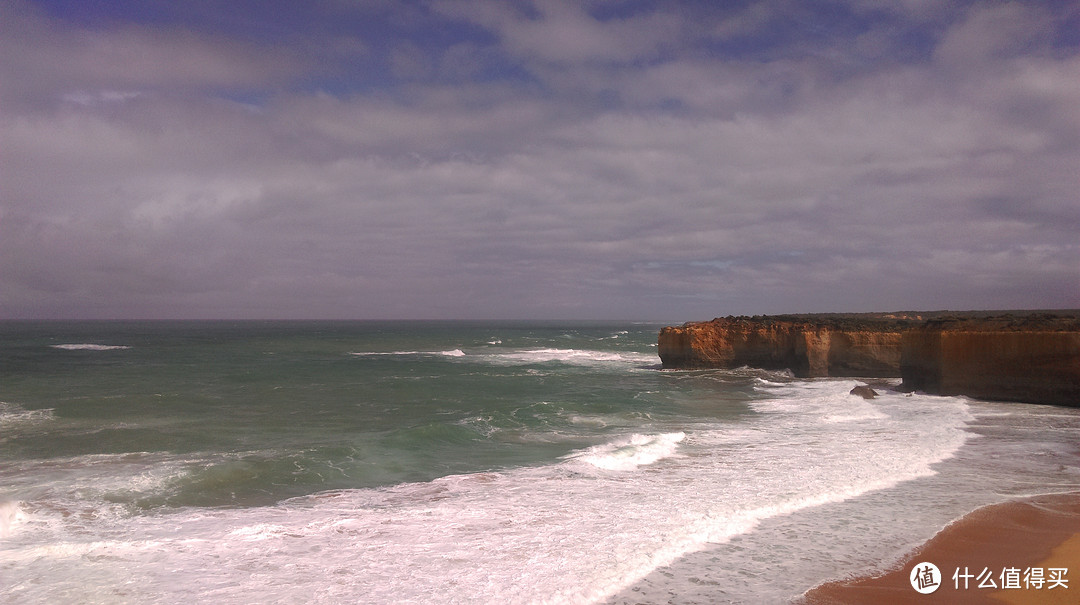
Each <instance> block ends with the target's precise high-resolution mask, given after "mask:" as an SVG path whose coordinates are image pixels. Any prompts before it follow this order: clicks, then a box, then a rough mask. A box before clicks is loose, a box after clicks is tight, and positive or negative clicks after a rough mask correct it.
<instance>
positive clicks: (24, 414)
mask: <svg viewBox="0 0 1080 605" xmlns="http://www.w3.org/2000/svg"><path fill="white" fill-rule="evenodd" d="M52 418H53V411H52V409H51V408H46V409H42V410H27V409H23V408H22V407H21V406H19V405H16V404H14V403H7V402H4V401H0V426H3V427H10V426H16V425H26V424H36V423H39V422H44V421H47V420H52Z"/></svg>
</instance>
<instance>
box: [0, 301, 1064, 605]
mask: <svg viewBox="0 0 1080 605" xmlns="http://www.w3.org/2000/svg"><path fill="white" fill-rule="evenodd" d="M660 327H661V326H660V325H659V324H648V323H628V322H627V323H584V322H577V323H575V322H560V323H551V322H548V323H545V322H254V321H251V322H228V321H220V322H2V323H0V603H13V604H14V603H19V604H33V603H42V604H44V603H50V604H51V603H61V602H65V603H184V604H190V603H215V604H221V605H226V604H232V603H500V604H501V603H598V604H608V603H610V604H614V603H627V604H629V603H702V604H704V603H710V604H712V603H766V602H775V603H782V602H787V601H791V600H792V599H797V598H798V596H799V595H800V594H801V593H802V592H803V591H805V590H807V589H808V588H810V587H812V586H814V585H815V584H817V583H820V582H823V581H825V580H829V579H836V578H838V577H844V576H848V575H854V574H858V573H865V572H867V571H872V570H880V569H884V568H887V567H888V566H889V565H890V564H892V563H894V562H895V561H897V560H898V558H899V557H900V556H901V555H903V554H904V553H905V552H907V551H908V550H910V549H911V548H913V547H914V546H916V545H918V544H919V543H921V542H922V541H924V540H926V539H927V538H929V537H931V536H932V535H933V534H934V533H936V532H937V531H938V530H940V529H941V528H942V527H943V526H944V525H945V524H947V523H948V522H949V521H951V520H953V519H956V518H958V517H960V516H961V515H963V514H965V513H967V512H969V511H971V510H973V509H974V508H976V507H978V506H981V505H984V504H990V503H994V502H1000V501H1002V500H1005V499H1008V498H1013V497H1018V496H1025V495H1033V494H1039V493H1050V492H1064V491H1074V490H1077V489H1080V462H1078V460H1080V456H1078V451H1077V444H1078V442H1080V440H1078V439H1077V436H1078V434H1080V433H1078V430H1080V410H1078V409H1070V408H1056V407H1048V406H1036V405H1025V404H1010V403H990V402H982V401H976V400H972V399H968V398H963V397H938V396H929V395H924V394H904V393H900V392H897V391H894V390H891V389H890V388H889V387H890V386H896V385H897V384H898V382H899V381H898V380H896V381H887V382H886V383H885V384H881V383H880V382H879V383H875V388H876V389H877V390H878V392H879V393H880V396H879V397H877V398H875V399H872V400H864V399H862V398H861V397H857V396H853V395H850V394H849V393H848V391H849V390H850V389H851V388H852V387H853V386H855V384H858V383H860V381H857V380H854V379H810V380H806V379H796V378H793V377H792V376H791V375H790V374H788V373H785V372H770V371H761V370H754V369H748V368H742V369H736V370H692V371H691V370H680V371H671V370H663V369H661V367H660V360H659V358H658V357H657V353H656V337H657V332H658V330H659V328H660Z"/></svg>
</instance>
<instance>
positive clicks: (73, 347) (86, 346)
mask: <svg viewBox="0 0 1080 605" xmlns="http://www.w3.org/2000/svg"><path fill="white" fill-rule="evenodd" d="M49 346H51V347H52V348H54V349H63V350H65V351H118V350H121V349H130V348H131V347H129V346H127V345H99V344H93V343H75V344H62V345H49Z"/></svg>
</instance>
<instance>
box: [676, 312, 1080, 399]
mask: <svg viewBox="0 0 1080 605" xmlns="http://www.w3.org/2000/svg"><path fill="white" fill-rule="evenodd" d="M658 349H659V351H658V352H659V354H660V360H661V361H662V362H663V366H664V368H680V369H687V368H737V367H741V366H749V367H754V368H762V369H772V370H781V369H787V370H790V371H791V372H792V373H793V374H794V375H795V376H798V377H815V376H847V377H860V378H873V377H879V378H880V377H899V378H902V379H903V386H902V387H901V388H902V389H904V390H910V391H914V390H919V391H924V392H927V393H933V394H941V395H967V396H970V397H975V398H979V399H991V400H1001V401H1021V402H1029V403H1047V404H1054V405H1068V406H1080V311H1053V312H1012V313H1004V312H1000V313H996V312H968V313H949V312H934V313H857V314H811V315H773V316H754V317H724V318H717V319H713V320H712V321H705V322H690V323H686V324H683V325H681V326H669V327H666V328H663V329H662V330H661V331H660V335H659V338H658Z"/></svg>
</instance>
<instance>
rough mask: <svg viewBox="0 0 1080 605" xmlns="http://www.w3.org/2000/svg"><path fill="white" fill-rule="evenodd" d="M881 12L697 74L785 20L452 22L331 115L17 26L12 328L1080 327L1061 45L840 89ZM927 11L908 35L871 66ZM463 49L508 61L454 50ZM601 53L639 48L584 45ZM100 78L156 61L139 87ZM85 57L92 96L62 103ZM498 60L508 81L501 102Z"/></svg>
mask: <svg viewBox="0 0 1080 605" xmlns="http://www.w3.org/2000/svg"><path fill="white" fill-rule="evenodd" d="M16 6H20V5H16ZM755 6H758V5H755ZM760 6H765V7H767V8H769V7H773V6H774V5H772V4H763V5H760ZM874 6H875V5H872V3H870V4H859V5H858V7H859V10H858V11H856V10H854V9H853V10H852V13H851V14H852V15H853V17H852V18H853V19H855V21H856V22H861V21H859V20H860V19H866V20H867V21H866V23H865V24H864V25H863V26H861V29H860V28H859V27H852V28H850V32H849V33H848V34H845V37H844V38H843V39H842V40H824V41H821V40H816V39H815V40H812V41H809V42H808V41H806V40H801V41H798V42H797V44H796V46H797V49H792V50H791V51H790V52H787V53H785V52H782V48H778V47H777V44H778V42H777V41H776V40H771V39H770V40H769V41H768V42H767V44H766V43H763V45H762V47H761V48H765V47H768V50H767V52H764V53H763V54H760V55H755V54H754V53H753V52H751V51H750V49H747V50H745V51H740V52H734V53H731V54H724V53H720V54H712V55H711V54H709V53H708V52H705V51H706V50H708V48H711V47H710V46H709V45H710V44H712V43H713V42H714V41H715V38H714V37H715V36H717V35H719V34H717V33H716V32H714V31H713V28H712V27H711V25H713V24H717V23H725V22H727V21H725V20H726V19H735V20H736V21H737V22H739V23H744V25H743V26H741V27H742V29H741V31H743V32H748V33H746V34H740V35H747V36H752V35H754V32H758V31H761V30H762V29H768V28H769V27H771V26H768V25H766V24H767V23H770V22H775V21H776V20H783V19H784V14H783V13H778V12H776V11H777V10H778V9H775V8H771V9H770V10H769V11H765V12H763V13H761V14H757V15H756V16H754V15H748V14H746V12H745V11H743V12H738V11H737V12H736V13H733V14H727V13H724V14H717V15H712V16H711V18H710V19H706V18H704V17H702V16H701V15H697V14H691V13H693V11H691V10H689V9H685V8H684V7H682V6H681V5H680V10H669V9H656V10H649V11H644V12H635V11H630V10H626V11H623V12H618V11H613V10H612V9H610V7H609V8H608V12H607V13H603V11H601V10H600V8H602V6H601V5H599V4H598V5H578V4H567V3H538V4H534V5H529V7H526V8H527V10H526V9H522V8H521V7H520V6H516V5H515V6H511V5H507V4H504V3H482V2H477V3H458V2H455V3H439V4H437V5H436V9H437V10H436V12H434V13H432V14H429V15H428V16H427V19H428V21H426V22H425V23H427V25H425V26H424V27H435V28H436V29H435V30H432V31H428V30H426V29H424V30H421V32H420V33H422V34H424V35H423V36H422V38H423V39H419V38H417V39H410V38H407V37H405V38H403V39H401V40H397V41H395V44H392V45H389V46H387V47H386V48H387V49H389V50H390V52H387V53H385V55H379V54H378V53H369V54H365V55H364V56H365V61H369V60H371V61H374V60H375V59H373V58H372V57H373V56H375V55H378V56H379V57H382V59H384V60H385V61H386V63H385V65H383V68H384V69H385V72H380V75H378V77H374V76H373V78H374V79H368V80H363V78H361V80H362V81H350V82H344V83H337V82H336V81H334V80H332V79H331V80H326V81H322V80H319V79H318V78H316V79H315V80H312V79H311V74H309V73H306V72H305V71H304V65H305V63H304V61H305V59H304V58H303V57H304V56H307V55H304V54H303V53H302V54H301V55H302V56H301V58H299V59H297V58H292V59H289V60H281V58H282V57H285V56H288V55H290V52H289V48H277V47H266V48H263V47H257V46H252V43H251V42H241V41H238V39H239V38H241V36H236V35H231V34H230V33H229V32H211V33H208V32H192V31H187V30H186V29H185V28H184V27H181V26H179V25H177V26H175V27H164V28H160V29H159V28H152V27H149V26H144V25H139V24H122V25H118V26H115V27H108V28H104V29H101V30H89V29H86V28H82V27H78V26H75V25H72V24H71V23H65V22H61V21H59V20H56V19H50V18H46V17H43V16H42V15H40V14H37V13H34V12H33V11H30V10H29V9H25V10H22V11H16V13H18V14H16V15H15V16H16V17H17V18H18V19H22V20H23V22H24V24H25V26H26V27H27V28H28V31H29V30H34V31H37V32H40V33H43V34H46V35H44V37H42V38H37V37H30V38H20V39H21V40H22V42H23V43H25V44H26V46H24V47H22V48H20V50H19V53H21V55H20V56H19V58H18V59H17V61H16V62H17V64H18V69H19V70H20V71H19V74H20V76H19V78H18V79H17V81H14V80H11V79H9V78H5V79H4V80H0V96H2V97H3V98H5V99H15V100H16V102H15V103H14V104H13V105H11V107H12V109H11V110H5V112H4V113H3V114H0V141H2V142H3V146H2V148H0V162H2V163H3V168H4V170H3V171H0V313H3V314H6V315H7V316H20V317H22V316H77V317H116V316H120V317H185V316H186V317H224V316H229V317H234V316H240V317H613V316H618V317H634V318H642V317H646V318H660V319H668V318H673V319H680V318H683V319H693V318H701V317H706V318H707V317H712V316H715V315H723V314H727V313H761V312H794V311H849V310H850V311H858V310H875V309H876V310H890V309H902V308H913V309H919V308H921V309H932V308H945V307H952V308H978V307H983V308H985V307H988V306H989V307H1006V306H1008V307H1047V306H1059V307H1060V306H1069V305H1070V301H1075V300H1078V299H1080V290H1078V289H1080V279H1078V274H1077V271H1078V270H1077V267H1078V266H1080V262H1078V261H1080V249H1078V247H1077V244H1076V243H1075V233H1076V229H1077V227H1078V226H1080V210H1078V209H1077V207H1076V205H1075V191H1076V190H1078V189H1080V187H1078V185H1080V183H1078V182H1077V176H1076V172H1075V166H1077V165H1080V140H1078V138H1080V135H1077V134H1076V133H1077V132H1080V109H1078V108H1080V85H1077V84H1076V83H1077V82H1080V56H1078V53H1076V52H1075V49H1073V50H1063V49H1061V48H1059V47H1057V46H1055V44H1054V43H1052V42H1051V40H1052V39H1053V36H1049V35H1048V34H1047V33H1046V32H1047V28H1054V27H1061V23H1062V20H1061V18H1060V17H1059V16H1055V15H1053V14H1049V15H1048V14H1045V13H1044V12H1042V11H1040V10H1038V9H1032V8H1030V7H1028V6H1026V5H1025V6H1023V7H1021V10H1019V12H1015V13H1009V14H1002V13H1000V12H994V11H995V10H998V11H1000V10H1004V8H1002V7H984V6H981V5H976V6H972V7H970V8H969V9H966V12H964V11H963V10H961V9H958V8H957V7H956V6H955V5H950V6H951V9H952V13H951V14H953V15H954V18H953V20H952V21H950V22H949V23H951V25H949V26H946V27H944V28H943V29H942V30H941V31H940V32H938V33H933V34H928V35H929V36H930V37H932V38H934V39H935V40H940V43H938V44H936V50H935V51H934V52H933V53H928V54H927V55H925V56H922V57H919V58H916V59H912V60H907V59H905V60H884V59H882V60H879V61H877V62H875V63H872V64H867V65H863V66H861V67H860V68H859V69H856V70H852V69H849V68H848V67H846V65H848V62H847V58H849V57H850V55H843V57H842V59H843V60H840V61H839V62H838V61H836V60H834V59H833V57H835V56H836V55H835V53H836V52H840V51H842V50H843V48H842V47H844V45H846V44H848V43H849V42H851V41H852V40H855V39H857V38H859V37H860V36H864V35H866V34H867V33H868V32H870V31H874V28H875V27H878V26H876V25H875V24H876V23H877V22H876V21H874V20H873V19H872V18H871V17H872V16H873V15H878V14H880V13H882V12H885V11H886V8H880V7H879V8H874ZM1008 6H1011V5H1008ZM991 8H994V10H991ZM342 10H345V9H342ZM746 10H747V11H750V10H751V9H750V8H748V9H746ZM753 10H754V11H759V12H760V11H761V10H762V9H760V8H755V9H753ZM923 10H930V8H928V7H926V6H921V8H920V5H917V3H915V4H913V5H912V7H911V11H914V13H918V14H913V15H909V12H910V11H908V10H907V9H904V8H903V7H898V8H897V9H896V10H895V11H894V13H895V14H893V15H892V16H890V17H889V20H888V21H887V23H888V25H887V26H880V27H884V28H885V30H884V35H883V39H886V40H894V39H896V36H895V33H894V32H895V28H896V25H895V23H896V22H895V20H896V19H900V18H905V19H910V20H909V21H906V22H905V23H907V25H906V27H912V28H917V27H923V26H924V24H925V23H926V21H925V20H924V17H923V16H921V15H923V13H922V11H923ZM1009 10H1012V11H1017V9H1015V8H1013V9H1009ZM859 11H863V12H859ZM597 15H600V16H597ZM866 15H870V16H866ZM897 15H899V16H897ZM751 17H753V18H752V19H751ZM372 18H374V17H372ZM463 20H464V21H467V22H468V23H470V24H473V25H474V26H477V27H481V28H487V29H489V30H490V31H493V32H495V33H496V34H497V36H496V37H495V38H485V37H483V36H480V35H476V34H469V35H470V36H472V37H471V39H468V40H463V39H462V35H464V34H462V33H461V32H462V31H464V30H461V29H460V23H461V22H462V21H463ZM691 21H692V22H691ZM933 27H935V28H936V27H939V26H938V25H936V24H935V25H933ZM440 28H441V29H440ZM972 28H974V29H972ZM842 29H845V31H847V29H846V28H842ZM5 31H6V32H9V31H10V30H5ZM935 31H936V30H935ZM972 31H978V32H983V33H984V34H985V35H986V36H988V40H987V41H983V42H980V41H978V39H979V37H978V36H974V37H973V34H972V33H971V32H972ZM435 32H442V33H441V34H440V35H441V36H442V37H441V38H440V36H439V35H436V33H435ZM680 32H696V33H694V34H693V35H685V36H684V35H682V34H680ZM709 32H712V33H709ZM993 32H996V33H993ZM9 35H10V36H11V37H9ZM616 35H617V37H622V36H627V37H630V38H632V39H631V40H629V41H625V42H620V43H615V42H611V43H610V44H607V43H605V44H598V41H603V40H607V39H608V38H609V37H611V36H616ZM725 35H726V34H725ZM13 37H18V36H14V35H13V34H9V33H5V35H4V41H3V42H2V43H0V44H3V45H5V47H9V46H10V45H12V44H14V42H12V38H13ZM31 38H33V39H31ZM437 40H443V42H441V43H438V42H436V41H437ZM544 40H547V41H550V42H556V41H559V42H560V45H561V48H557V49H555V48H546V47H545V45H544V44H541V41H544ZM972 40H975V42H972ZM1016 40H1021V41H1024V40H1026V42H1023V43H1022V44H1019V43H1014V42H1015V41H1016ZM158 42H160V43H161V44H163V48H166V49H172V53H170V54H183V55H186V58H183V59H181V58H177V57H172V56H163V55H162V54H161V53H162V51H161V50H160V49H159V50H156V51H154V50H150V49H148V46H153V45H154V44H156V43H158ZM888 44H892V42H888ZM980 45H981V46H980ZM301 46H302V47H304V48H308V46H307V43H306V42H305V43H301ZM363 46H364V48H373V46H372V45H369V44H366V43H365V44H363ZM810 46H813V47H814V49H815V52H806V51H807V48H809V47H810ZM102 49H113V50H109V51H108V52H106V50H102ZM110 52H113V53H115V55H116V56H123V57H130V56H132V55H133V54H139V53H141V52H146V53H148V54H147V55H146V56H145V62H140V61H135V62H134V63H133V64H132V65H133V69H132V70H131V71H130V72H125V71H124V70H122V69H120V68H119V67H118V66H116V65H113V64H112V63H110V62H109V61H105V60H104V59H103V57H107V56H109V53H110ZM365 52H367V51H365ZM153 53H158V54H153ZM80 55H87V57H88V58H85V61H88V62H89V63H93V64H94V65H95V66H94V67H93V68H90V67H87V68H86V69H84V70H83V71H82V72H81V73H79V74H73V73H72V70H73V69H75V68H73V67H72V65H70V64H69V62H72V61H74V63H75V65H76V66H78V65H83V64H82V63H80V61H82V60H84V59H80ZM201 56H209V57H210V60H209V61H210V63H211V65H206V66H200V65H196V64H194V63H192V60H193V58H197V57H201ZM350 56H352V57H353V58H354V59H355V55H350ZM91 59H92V60H91ZM100 62H104V65H98V63H100ZM514 62H518V63H519V64H520V65H523V66H525V67H524V68H523V69H525V72H524V73H523V72H522V71H519V70H513V69H506V70H505V72H500V71H499V70H492V66H496V65H498V66H502V67H501V68H506V66H508V65H511V64H513V63H514ZM841 63H842V64H843V65H840V64H841ZM364 65H365V66H369V65H370V64H369V63H365V64H364ZM442 66H453V69H450V70H449V71H446V70H443V69H441V67H442ZM965 66H966V67H967V68H968V69H967V70H965V69H963V68H964V67H965ZM354 67H355V66H354V65H353V64H351V63H348V62H347V61H346V62H345V63H341V64H334V65H330V66H325V67H324V68H321V69H320V70H319V71H318V72H317V73H318V74H320V75H319V78H323V77H332V78H337V77H344V76H342V75H341V74H349V73H352V71H351V70H353V68H354ZM365 69H366V67H365ZM241 72H242V73H241ZM386 74H390V77H389V79H387V77H385V75H386ZM482 74H483V75H482ZM500 74H501V75H500ZM38 76H40V77H38ZM349 77H352V76H349ZM221 87H226V88H230V89H237V88H251V89H253V90H256V91H259V93H258V94H259V95H260V98H261V99H262V100H261V101H260V102H259V103H257V104H255V105H254V106H252V104H247V103H243V102H237V101H235V100H230V99H229V98H228V95H222V94H221V91H220V88H221ZM334 90H338V91H339V92H336V93H335V92H332V91H334ZM35 99H48V100H49V102H48V103H44V104H37V103H32V102H31V101H33V100H35Z"/></svg>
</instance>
